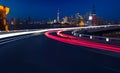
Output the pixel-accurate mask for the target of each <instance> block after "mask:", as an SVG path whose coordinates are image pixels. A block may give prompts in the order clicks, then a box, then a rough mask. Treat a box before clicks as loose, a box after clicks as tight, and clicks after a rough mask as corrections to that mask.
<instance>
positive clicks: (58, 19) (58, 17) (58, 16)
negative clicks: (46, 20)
mask: <svg viewBox="0 0 120 73" xmlns="http://www.w3.org/2000/svg"><path fill="white" fill-rule="evenodd" d="M57 22H58V23H60V11H59V9H58V12H57Z"/></svg>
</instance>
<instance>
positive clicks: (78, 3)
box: [0, 0, 120, 20]
mask: <svg viewBox="0 0 120 73" xmlns="http://www.w3.org/2000/svg"><path fill="white" fill-rule="evenodd" d="M0 1H1V2H0V3H1V4H3V5H6V6H8V7H10V8H11V10H10V13H9V15H8V18H11V17H16V18H26V17H28V16H30V17H31V18H32V19H35V20H46V19H54V18H56V13H57V9H58V8H59V9H60V17H61V18H62V17H63V16H71V15H74V14H75V13H78V12H79V13H80V14H81V15H84V14H85V13H87V12H90V11H91V9H92V6H93V5H95V6H96V13H97V15H98V16H99V17H102V18H106V19H110V20H120V5H119V4H120V0H0Z"/></svg>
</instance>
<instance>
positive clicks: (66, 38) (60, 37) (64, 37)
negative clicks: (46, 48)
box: [45, 31, 120, 52]
mask: <svg viewBox="0 0 120 73" xmlns="http://www.w3.org/2000/svg"><path fill="white" fill-rule="evenodd" d="M54 32H55V33H57V36H55V35H52V33H54ZM45 35H46V36H47V37H48V38H51V39H54V40H57V41H60V42H64V43H68V44H72V45H78V46H85V47H89V48H95V49H101V50H106V51H112V52H120V46H115V45H110V44H103V43H97V42H93V41H88V40H85V39H77V37H75V36H72V35H69V34H63V33H62V31H48V32H46V33H45Z"/></svg>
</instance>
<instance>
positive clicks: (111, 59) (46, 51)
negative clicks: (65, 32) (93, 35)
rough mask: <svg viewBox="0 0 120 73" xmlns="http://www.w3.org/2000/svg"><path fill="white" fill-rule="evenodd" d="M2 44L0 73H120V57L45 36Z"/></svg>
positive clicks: (35, 36)
mask: <svg viewBox="0 0 120 73" xmlns="http://www.w3.org/2000/svg"><path fill="white" fill-rule="evenodd" d="M0 43H2V44H0V73H120V58H119V57H115V56H110V55H107V54H104V53H99V52H96V51H93V50H92V51H91V50H88V49H89V48H87V47H82V46H75V45H70V44H66V43H63V42H59V41H55V40H53V39H49V38H47V37H46V36H45V35H44V34H39V35H34V34H31V35H27V36H22V37H17V38H14V39H11V40H5V41H1V42H0ZM97 51H98V50H97Z"/></svg>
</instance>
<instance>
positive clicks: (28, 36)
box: [0, 34, 40, 45]
mask: <svg viewBox="0 0 120 73" xmlns="http://www.w3.org/2000/svg"><path fill="white" fill-rule="evenodd" d="M38 35H40V34H38ZM33 36H37V35H27V36H21V37H17V38H14V39H11V40H9V41H5V42H1V43H0V45H3V44H7V43H10V42H14V41H17V40H21V39H25V38H30V37H33Z"/></svg>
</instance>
